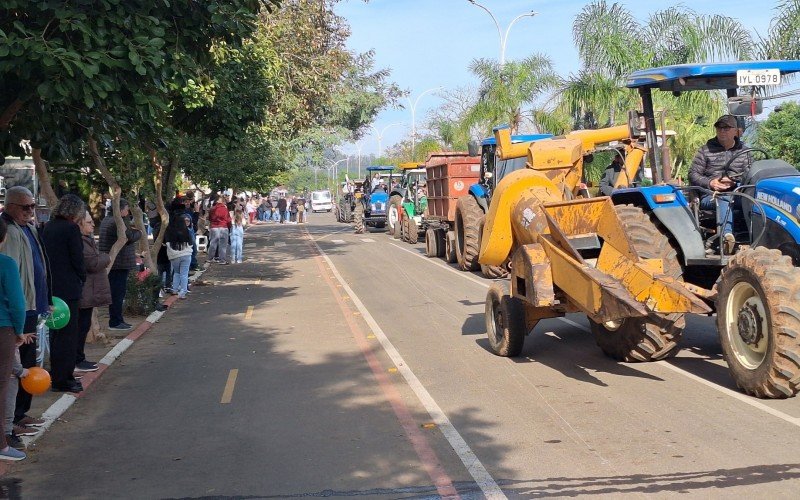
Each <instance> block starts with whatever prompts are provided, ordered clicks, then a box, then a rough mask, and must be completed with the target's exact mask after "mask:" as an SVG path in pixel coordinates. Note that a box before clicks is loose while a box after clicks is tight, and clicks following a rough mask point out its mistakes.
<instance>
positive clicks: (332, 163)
mask: <svg viewBox="0 0 800 500" xmlns="http://www.w3.org/2000/svg"><path fill="white" fill-rule="evenodd" d="M325 161H327V162H329V163H328V166H327V167H325V168H326V169H327V170H328V180H330V178H331V170H333V187H334V191H335V192H336V196H339V179H338V178H337V176H336V165H338V164H340V163H342V162H343V161H348V162H349V161H350V157H349V156H348V157H346V158H342V159H341V160H338V161H333V160H327V159H326V160H325Z"/></svg>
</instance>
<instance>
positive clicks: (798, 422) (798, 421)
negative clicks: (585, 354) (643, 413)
mask: <svg viewBox="0 0 800 500" xmlns="http://www.w3.org/2000/svg"><path fill="white" fill-rule="evenodd" d="M389 244H390V245H392V246H395V247H397V248H399V249H400V250H403V251H404V252H408V253H410V254H411V255H415V256H417V257H419V258H421V259H423V260H425V261H427V262H430V263H431V264H433V265H435V266H439V267H442V268H444V269H447V270H448V271H451V272H453V273H455V274H457V275H459V276H461V277H462V278H465V279H468V280H470V281H472V282H473V283H477V284H479V285H481V286H483V287H485V288H489V285H488V284H486V283H483V282H482V281H479V280H477V279H475V277H474V276H470V275H469V273H464V272H461V271H456V270H455V269H453V268H452V267H450V266H448V265H446V264H444V261H442V260H441V259H431V258H429V257H426V256H424V255H421V254H418V253H416V252H412V251H411V250H409V249H407V248H403V247H401V246H399V245H397V244H395V243H389ZM556 319H558V320H559V321H562V322H564V323H566V324H568V325H570V326H572V327H575V328H578V329H580V330H583V331H584V332H591V330H590V329H589V328H587V327H585V326H583V325H581V324H580V323H576V322H574V321H572V320H570V319H567V318H556ZM656 363H657V364H658V365H660V366H665V367H667V368H669V369H670V370H672V371H674V372H675V373H678V374H680V375H683V376H684V377H686V378H689V379H692V380H694V381H695V382H700V383H701V384H703V385H705V386H707V387H710V388H712V389H714V390H715V391H718V392H721V393H722V394H725V395H726V396H730V397H732V398H734V399H736V400H738V401H741V402H742V403H745V404H748V405H750V406H752V407H753V408H757V409H759V410H762V411H764V412H766V413H769V414H770V415H772V416H773V417H777V418H779V419H781V420H783V421H785V422H788V423H790V424H792V425H795V426H798V427H800V418H798V417H793V416H791V415H789V414H787V413H784V412H782V411H780V410H776V409H775V408H772V407H770V406H767V405H765V404H764V403H762V402H760V401H759V400H757V399H754V398H753V397H752V396H748V395H746V394H742V393H739V392H736V391H732V390H730V389H728V388H727V387H722V386H720V385H717V384H715V383H713V382H709V381H708V380H705V379H704V378H702V377H698V376H697V375H695V374H693V373H689V372H687V371H685V370H683V369H681V368H678V367H677V366H675V365H673V364H671V363H670V362H669V361H657V362H656Z"/></svg>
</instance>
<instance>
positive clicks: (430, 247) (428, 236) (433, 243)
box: [425, 228, 439, 257]
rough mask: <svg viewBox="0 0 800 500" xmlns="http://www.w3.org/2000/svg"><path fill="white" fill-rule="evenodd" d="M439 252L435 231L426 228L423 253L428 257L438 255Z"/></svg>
mask: <svg viewBox="0 0 800 500" xmlns="http://www.w3.org/2000/svg"><path fill="white" fill-rule="evenodd" d="M438 253H439V240H438V238H437V237H436V231H434V230H433V229H431V228H428V229H427V230H426V231H425V255H427V256H428V257H438Z"/></svg>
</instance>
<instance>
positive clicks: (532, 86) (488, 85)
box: [461, 54, 558, 135]
mask: <svg viewBox="0 0 800 500" xmlns="http://www.w3.org/2000/svg"><path fill="white" fill-rule="evenodd" d="M470 70H471V71H472V72H473V73H474V74H475V75H476V76H477V77H478V78H479V79H480V87H479V88H478V101H477V102H476V103H475V105H474V106H472V107H471V108H470V109H469V110H468V111H467V112H466V113H465V116H464V120H463V122H462V124H461V126H462V128H464V129H475V128H477V129H478V130H479V131H480V132H481V133H483V134H485V135H489V134H491V131H492V127H494V126H497V125H500V124H508V125H509V126H510V127H511V130H512V133H516V132H518V131H519V129H520V127H521V126H522V125H523V123H524V122H525V121H526V116H525V114H524V113H523V107H524V106H526V105H533V104H534V103H535V101H536V100H537V98H539V97H540V96H542V95H543V94H545V92H547V90H549V89H551V88H553V87H554V86H555V85H556V84H557V83H558V78H557V77H556V75H555V73H554V72H553V64H552V62H551V61H550V59H549V58H547V57H546V56H544V55H541V54H534V55H531V56H529V57H527V58H525V59H523V60H522V61H519V62H517V61H510V62H506V63H505V64H504V65H502V66H501V65H500V64H499V63H497V62H495V61H490V60H488V59H476V60H474V61H472V64H470Z"/></svg>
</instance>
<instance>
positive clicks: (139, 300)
mask: <svg viewBox="0 0 800 500" xmlns="http://www.w3.org/2000/svg"><path fill="white" fill-rule="evenodd" d="M160 289H161V279H160V278H159V277H158V275H157V274H154V273H149V272H144V273H139V272H132V273H130V274H128V287H127V293H126V294H125V313H128V314H133V315H137V316H146V315H148V314H150V313H151V312H153V311H155V310H156V306H158V292H159V290H160Z"/></svg>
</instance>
